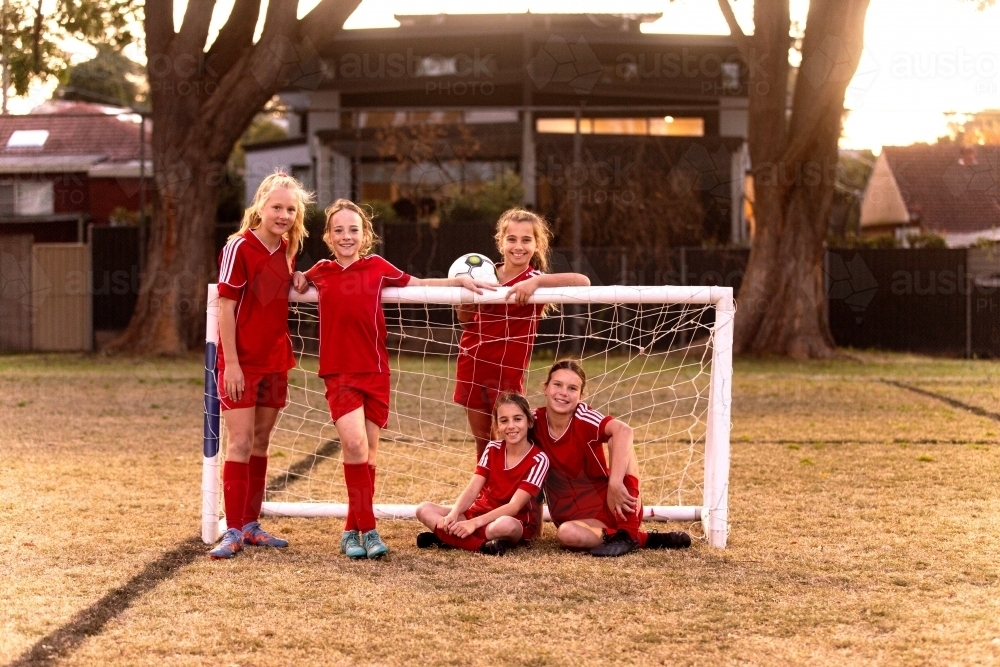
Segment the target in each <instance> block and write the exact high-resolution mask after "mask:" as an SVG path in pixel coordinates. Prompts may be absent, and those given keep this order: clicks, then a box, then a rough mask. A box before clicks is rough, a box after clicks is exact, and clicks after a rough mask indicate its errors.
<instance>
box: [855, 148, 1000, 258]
mask: <svg viewBox="0 0 1000 667" xmlns="http://www.w3.org/2000/svg"><path fill="white" fill-rule="evenodd" d="M917 232H925V233H934V234H938V235H940V236H942V237H944V239H945V241H946V242H947V243H948V245H949V246H950V247H953V248H963V247H968V246H971V245H974V244H975V243H976V242H977V241H979V240H981V239H983V240H993V241H998V240H1000V146H959V145H949V144H940V145H926V144H918V145H914V146H886V147H885V148H883V149H882V154H881V155H880V156H879V157H878V160H877V161H876V162H875V166H874V168H873V169H872V174H871V177H870V178H869V181H868V186H867V189H866V190H865V196H864V200H863V201H862V204H861V233H862V235H863V236H873V235H877V234H886V233H889V234H895V235H896V236H897V237H898V238H900V239H904V238H905V237H906V236H908V235H909V234H913V233H917Z"/></svg>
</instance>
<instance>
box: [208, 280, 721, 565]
mask: <svg viewBox="0 0 1000 667" xmlns="http://www.w3.org/2000/svg"><path fill="white" fill-rule="evenodd" d="M508 291H509V288H498V289H497V290H496V291H492V292H486V293H484V294H482V295H476V294H473V293H472V292H471V291H469V290H465V289H463V288H460V287H402V288H387V289H385V290H383V292H382V303H383V305H384V307H385V308H386V310H387V312H388V309H389V308H392V307H396V308H398V309H399V311H400V312H403V310H404V309H409V310H414V311H416V312H417V313H418V314H419V313H420V311H421V309H425V310H427V312H430V310H429V309H430V308H432V307H435V306H436V307H438V308H439V309H440V308H441V307H442V306H444V307H447V308H448V309H450V308H451V306H453V305H457V304H500V303H503V302H504V298H505V296H506V293H507V292H508ZM289 299H290V301H291V302H292V303H291V304H290V305H291V306H292V308H291V310H292V311H293V314H294V313H297V312H298V310H297V309H298V308H299V307H300V306H301V307H303V308H306V307H310V306H312V307H313V308H314V307H315V306H314V304H315V302H316V299H317V294H316V291H315V289H314V288H310V290H309V291H308V292H307V293H305V294H301V295H300V294H298V293H296V292H294V291H293V292H292V293H291V295H290V297H289ZM530 301H531V303H537V304H559V305H560V306H562V307H563V310H564V311H569V312H570V313H571V315H569V316H567V317H568V318H569V317H573V315H572V313H578V312H583V311H588V312H590V310H591V309H593V308H595V307H600V308H603V309H604V311H602V312H605V313H611V314H610V315H601V316H596V315H591V316H588V317H589V318H591V319H587V318H586V317H583V316H579V317H578V320H580V321H583V322H584V323H585V324H584V325H583V326H584V328H585V331H584V332H583V333H582V334H579V333H578V335H577V337H578V338H579V339H580V342H579V343H578V344H580V345H586V344H588V342H590V341H593V340H598V339H602V340H603V339H605V338H608V335H607V333H606V332H607V331H618V332H621V331H622V330H624V329H629V328H630V329H631V333H629V332H628V331H626V332H625V335H628V336H633V337H634V339H629V340H627V341H626V342H624V343H621V341H619V340H618V338H621V333H615V334H614V336H613V337H614V338H615V340H614V341H613V342H614V343H615V345H619V344H620V345H621V346H622V347H623V348H624V349H627V359H626V360H625V361H624V362H623V363H624V364H625V365H626V366H627V365H628V364H629V363H630V362H633V361H634V360H635V359H637V358H643V359H644V358H645V357H644V356H643V355H646V356H649V355H651V354H652V349H653V347H654V345H667V346H668V347H669V349H667V350H666V351H665V352H662V353H659V354H660V355H661V356H663V357H664V358H665V359H666V358H667V357H668V356H669V355H670V354H674V355H678V354H685V355H687V351H686V350H680V348H678V347H677V345H676V343H669V342H668V343H664V340H666V339H665V337H664V336H663V335H662V334H659V333H656V334H653V335H652V338H650V337H649V336H646V338H643V336H644V335H645V334H646V333H648V332H647V331H644V330H643V329H642V327H643V326H644V324H645V322H646V321H647V319H648V318H649V317H650V316H649V315H648V314H646V313H647V312H648V310H643V309H648V308H649V307H659V308H661V310H660V311H658V312H659V314H657V315H655V316H654V317H653V324H652V325H651V326H653V327H661V328H662V327H663V322H664V321H665V320H667V319H668V317H667V316H666V315H664V314H665V313H672V312H675V311H676V309H678V308H680V309H681V311H680V313H681V314H680V315H676V314H675V315H671V317H673V318H674V319H672V320H671V322H674V324H672V325H671V326H673V327H674V328H673V329H669V328H667V329H664V330H665V331H666V330H669V331H670V332H671V333H672V334H674V338H671V339H670V340H674V341H676V340H680V341H681V343H683V344H684V345H692V344H694V343H693V342H692V338H694V337H695V336H700V338H699V340H698V342H697V345H699V346H701V348H703V350H704V351H703V353H702V354H703V356H704V359H702V360H700V361H699V362H698V363H699V364H700V366H698V369H699V372H700V373H701V374H702V375H704V374H706V373H707V375H708V381H707V385H704V386H695V385H696V383H695V382H694V381H691V385H692V386H693V387H694V388H693V389H691V390H690V391H689V392H688V394H689V395H687V396H682V397H681V398H680V399H678V398H676V397H677V396H678V395H679V394H683V393H684V392H683V391H679V390H678V389H677V388H676V387H675V386H673V385H670V384H668V383H661V377H662V376H663V374H664V371H663V368H664V366H662V362H661V367H659V368H654V369H653V371H649V370H647V369H646V366H645V365H643V367H642V368H643V372H644V373H645V375H646V376H649V378H648V382H647V385H648V386H647V387H646V388H644V389H642V390H641V391H642V392H643V393H650V392H652V391H660V390H662V391H664V392H670V393H671V395H672V396H674V397H675V398H674V399H672V400H676V401H679V400H681V399H683V400H685V401H690V402H691V404H692V405H693V406H694V407H691V408H688V413H690V414H687V413H685V414H684V415H683V416H686V417H693V419H694V426H692V425H691V424H688V425H686V426H684V425H682V426H680V427H678V428H679V429H680V432H679V433H680V434H681V435H682V436H683V437H686V438H688V439H690V440H692V442H693V441H698V442H699V443H701V442H702V441H703V446H704V454H703V468H704V469H703V478H702V479H698V480H695V482H696V486H700V497H699V498H695V504H678V505H651V506H650V505H647V506H645V508H644V509H645V519H646V520H660V521H685V522H701V524H702V526H703V530H704V534H705V539H706V541H707V542H708V544H709V545H711V546H713V547H717V548H725V546H726V540H727V537H728V526H729V524H728V512H729V503H728V492H729V461H730V441H729V434H730V417H731V404H732V370H733V369H732V347H733V322H734V317H735V310H736V306H735V303H734V300H733V291H732V288H728V287H707V286H706V287H687V286H621V285H613V286H601V287H596V286H595V287H561V288H542V289H539V290H537V291H536V292H535V294H534V295H533V296H532V297H531V299H530ZM567 307H568V308H567ZM689 307H703V308H706V309H711V310H714V322H712V323H710V324H707V325H702V324H696V325H689V323H690V322H701V321H702V320H704V319H705V318H704V317H703V316H702V315H701V314H700V313H701V312H703V311H699V312H698V313H695V314H694V315H692V314H690V312H689V311H687V310H684V309H686V308H689ZM671 308H673V309H674V311H671V310H669V309H671ZM620 309H622V311H621V312H628V313H631V315H629V316H626V315H622V314H621V312H620ZM218 312H219V296H218V289H217V286H216V285H214V284H213V285H209V287H208V312H207V321H206V346H205V396H204V437H203V457H204V458H203V466H202V530H201V534H202V539H203V541H204V542H205V543H207V544H211V543H214V542H215V541H216V540H218V538H219V535H220V534H221V532H222V531H223V530H224V529H225V523H224V522H225V520H224V519H222V520H221V521H220V514H221V507H220V503H221V483H220V469H221V462H222V450H221V443H222V424H221V420H220V407H219V396H218V387H217V384H216V374H215V363H216V356H217V351H218V342H219V341H218V336H219V332H218ZM407 312H409V311H407ZM685 313H687V314H686V315H685ZM309 317H311V318H312V319H313V320H315V314H313V315H311V316H307V317H306V319H308V318H309ZM600 318H603V319H602V320H600V322H598V320H599V319H600ZM644 318H646V319H644ZM685 318H687V319H685ZM398 321H399V322H400V325H399V327H398V335H397V338H400V339H406V338H408V337H409V338H410V339H414V338H419V336H414V334H413V332H418V333H419V332H423V331H424V330H425V329H426V330H427V331H430V329H431V328H433V327H435V326H438V325H434V324H429V323H427V324H424V323H419V324H416V325H414V322H415V320H414V321H410V320H406V321H405V322H404V320H402V319H398ZM592 321H593V322H594V323H596V324H591V322H592ZM428 322H430V319H428ZM677 322H682V323H688V324H687V325H685V326H686V328H683V327H682V328H681V329H678V326H679V325H677ZM404 324H408V325H410V326H404ZM599 325H600V326H599ZM605 325H606V326H605ZM574 326H576V327H579V326H580V325H579V324H575V325H574ZM601 326H604V328H603V329H602V328H601ZM608 327H610V328H608ZM614 327H617V329H614ZM314 328H315V327H314ZM443 328H444V329H445V335H444V336H443V338H444V339H445V342H443V343H442V342H441V340H438V339H439V338H442V336H436V335H435V334H433V333H428V334H426V337H425V338H419V341H418V342H420V343H421V344H423V349H424V350H425V352H424V354H425V355H426V354H429V353H427V352H426V350H428V349H431V348H432V347H434V346H437V347H441V346H444V347H445V348H447V349H446V352H445V353H438V356H439V357H442V358H454V354H455V353H456V352H457V348H456V346H455V344H454V340H455V339H454V336H456V335H458V334H456V333H455V331H454V330H455V327H454V325H453V326H452V327H451V328H452V330H449V329H448V325H445V326H444V327H443ZM293 329H294V328H293ZM679 330H680V331H681V332H682V334H683V335H681V336H677V335H676V333H677V331H679ZM310 331H312V330H310ZM393 331H395V329H393V330H390V336H393V335H394V333H393ZM657 331H659V329H657ZM292 333H293V338H295V337H296V336H297V335H298V334H297V331H295V330H293V332H292ZM701 334H704V335H703V336H701ZM310 335H312V336H315V334H310ZM421 335H423V334H421ZM560 337H563V338H566V337H567V336H566V335H564V329H563V328H560V331H559V333H557V334H552V336H551V338H554V339H555V338H560ZM310 341H311V342H312V343H313V344H314V343H315V342H316V339H315V337H309V335H307V336H305V337H303V338H302V339H301V340H297V341H296V356H297V357H299V359H300V366H299V367H297V369H296V372H297V371H301V373H299V374H298V375H297V377H300V378H302V379H300V380H297V382H298V384H300V385H305V386H308V383H309V381H310V379H309V378H310V377H311V376H315V368H314V367H313V366H314V364H311V363H309V362H308V360H305V361H304V358H305V357H309V356H310V355H309V354H304V353H303V350H305V349H307V348H308V347H309V345H310ZM536 345H537V344H536ZM604 345H605V349H608V346H609V344H608V342H607V340H604ZM313 347H315V345H313ZM417 347H418V348H419V347H420V345H417ZM678 350H680V351H678ZM390 353H391V354H397V353H398V354H399V356H406V355H407V354H410V355H411V356H413V355H416V357H417V358H418V362H416V363H419V355H420V352H419V350H418V351H417V352H414V351H413V350H412V349H410V350H409V351H403V346H402V345H400V347H399V348H398V349H395V350H391V351H390ZM603 354H605V356H607V354H609V353H608V352H604V353H603ZM311 356H312V357H313V358H314V357H315V353H314V352H313V354H312V355H311ZM684 358H687V356H685V357H684ZM616 360H617V358H616ZM443 363H444V362H443ZM585 365H586V363H585ZM620 365H621V364H619V366H620ZM606 366H607V364H606ZM704 366H710V369H709V370H708V371H704V370H703V369H704ZM448 368H449V369H450V368H451V367H450V366H448ZM654 371H655V372H654ZM438 375H441V373H438ZM589 375H590V371H589V370H588V376H589ZM452 377H453V376H452ZM436 379H438V380H443V378H441V377H438V378H436ZM628 381H629V382H633V380H631V379H630V380H628ZM620 382H621V381H620V380H619V383H620ZM292 384H294V383H292ZM681 384H684V383H681ZM589 385H590V379H589V377H588V389H589ZM420 387H421V389H420V390H419V391H416V392H410V393H408V394H406V396H407V397H408V398H409V399H413V400H421V397H420V396H419V394H420V393H422V391H423V384H422V383H421V385H420ZM290 389H291V387H290ZM306 391H308V389H306ZM400 391H402V390H400ZM313 393H316V392H313ZM440 393H442V392H439V394H440ZM705 393H707V404H705V405H702V406H701V407H698V405H700V403H699V402H701V401H702V399H704V396H703V394H705ZM428 400H429V399H428ZM585 400H586V399H585ZM400 402H401V401H400V400H399V399H397V398H396V395H395V393H394V402H393V404H392V405H391V406H390V408H391V409H392V410H394V411H395V410H396V409H397V408H398V407H399V403H400ZM442 403H443V401H441V400H440V399H438V400H437V404H442ZM536 404H537V403H536ZM656 405H666V406H667V408H669V410H668V412H672V413H678V412H679V411H678V410H677V409H676V405H671V404H669V401H664V402H662V403H654V404H653V406H654V407H655V406H656ZM405 409H406V408H400V413H401V415H400V417H401V418H405V417H407V415H403V414H402V413H403V412H404V411H405ZM414 409H419V410H420V412H421V418H422V419H430V420H433V419H434V418H435V417H434V416H433V415H434V414H435V413H434V411H433V410H431V409H430V408H426V409H425V408H424V407H423V405H422V404H420V406H419V408H414ZM441 409H443V408H441ZM643 409H644V410H646V411H645V412H644V411H643ZM643 409H638V410H636V412H635V415H637V416H638V415H640V414H650V415H651V414H653V413H652V412H649V410H652V409H653V408H650V407H649V406H646V408H643ZM665 409H666V408H665ZM425 411H426V412H427V413H429V414H430V416H429V417H428V416H425V415H424V412H425ZM307 412H308V415H309V416H308V417H303V416H302V415H298V416H297V417H295V419H301V420H304V421H303V422H302V423H305V422H306V421H308V422H309V423H310V425H311V428H312V430H313V431H316V432H322V433H326V432H327V431H326V429H332V428H333V427H332V425H330V424H329V415H326V424H323V423H321V421H322V420H321V419H319V418H318V417H316V414H317V412H318V411H317V409H316V408H315V407H311V408H308V409H307ZM611 414H616V416H619V415H618V414H617V413H615V412H612V413H611ZM670 417H671V418H672V414H671V415H670ZM290 419H292V417H290ZM625 420H626V422H627V423H630V422H629V420H628V419H627V418H625ZM279 423H280V422H279ZM425 423H427V422H425ZM630 425H631V426H633V428H635V427H636V424H635V423H630ZM698 428H700V429H701V430H698ZM334 432H335V431H334ZM421 432H422V431H421ZM676 434H677V433H676V429H675V435H676ZM287 435H288V439H289V441H295V442H298V439H299V438H298V436H299V435H300V434H299V433H298V432H297V431H296V430H295V428H293V429H292V430H289V431H288V432H287ZM324 437H329V438H332V435H331V436H324ZM660 439H662V438H660ZM400 440H401V441H406V437H401V438H400ZM318 442H319V441H318V440H316V443H318ZM468 442H469V443H471V436H468ZM637 446H638V443H637ZM469 447H471V444H470V445H469ZM290 451H295V452H299V453H305V455H307V456H308V455H313V456H314V457H315V456H318V454H316V453H315V451H316V445H315V444H311V445H308V446H306V447H305V448H301V447H296V448H295V449H293V450H290ZM380 451H381V448H380ZM420 451H421V450H417V453H416V458H419V456H420ZM423 451H428V452H429V451H430V450H423ZM470 451H473V450H470ZM408 457H409V459H411V461H410V463H412V459H413V458H415V456H414V455H413V454H409V455H408ZM473 458H474V456H473V455H471V454H470V455H469V456H468V459H469V461H470V464H474V463H475V462H474V461H472V459H473ZM693 458H694V456H693V454H689V455H688V463H686V464H685V465H688V464H689V463H690V460H692V459H693ZM699 458H700V452H699ZM472 467H473V466H472V465H469V467H468V474H470V475H471V473H472ZM380 470H381V468H380ZM686 475H688V472H687V471H686V470H685V472H684V473H683V474H681V476H682V477H683V476H686ZM466 479H467V477H466ZM643 484H645V480H643ZM458 490H460V488H456V490H455V495H457V492H458ZM643 494H644V497H646V496H645V490H643ZM682 495H683V494H680V493H678V494H677V496H678V497H681V496H682ZM687 495H688V496H689V495H690V493H689V494H687ZM341 499H343V500H346V498H343V497H342V498H341ZM452 499H453V498H452ZM333 500H334V501H330V499H323V500H316V499H313V498H312V497H309V499H308V501H306V502H276V501H270V500H265V502H264V505H263V509H262V513H263V514H265V515H271V516H297V517H341V518H342V517H344V516H346V512H347V505H346V503H345V502H336V500H337V499H336V498H334V499H333ZM378 500H379V498H378V495H377V496H376V504H375V513H376V516H377V517H378V518H413V513H414V509H415V507H416V504H417V502H419V501H420V500H435V501H442V500H445V499H443V498H419V499H418V498H413V499H410V498H407V499H406V502H404V503H380V502H378ZM410 500H413V502H410ZM699 500H700V501H701V504H700V505H698V504H696V503H697V501H699ZM448 502H450V500H448ZM545 515H546V519H548V511H547V509H546V512H545Z"/></svg>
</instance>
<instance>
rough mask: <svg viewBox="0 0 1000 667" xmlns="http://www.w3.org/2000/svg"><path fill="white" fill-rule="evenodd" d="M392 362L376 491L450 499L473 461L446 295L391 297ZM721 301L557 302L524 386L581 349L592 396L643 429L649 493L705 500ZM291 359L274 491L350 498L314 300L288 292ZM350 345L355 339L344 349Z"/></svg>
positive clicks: (290, 498)
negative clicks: (427, 300)
mask: <svg viewBox="0 0 1000 667" xmlns="http://www.w3.org/2000/svg"><path fill="white" fill-rule="evenodd" d="M384 311H385V315H386V321H387V326H388V332H389V337H388V348H389V354H390V365H391V368H392V376H391V377H392V379H391V387H392V392H391V402H390V410H391V412H390V417H389V425H388V427H387V428H386V429H385V430H383V431H382V438H381V442H380V444H379V448H378V478H377V483H376V492H375V503H376V504H379V503H384V504H407V505H411V504H417V503H420V502H421V501H424V500H432V501H435V502H441V503H451V502H453V501H454V499H455V497H456V496H457V495H458V493H459V492H460V491H461V489H462V488H464V486H465V485H466V484H467V483H468V480H469V478H470V475H471V474H472V472H473V471H474V469H475V464H476V460H475V443H474V439H473V437H472V435H471V432H470V430H469V427H468V423H467V418H466V413H465V408H463V407H462V406H460V405H457V404H455V403H454V402H453V401H452V396H453V392H454V387H455V371H456V362H457V358H458V356H457V355H458V352H459V345H458V343H459V339H460V337H461V333H462V329H461V325H460V324H459V323H458V321H457V319H456V317H455V315H454V311H453V307H452V306H449V305H437V304H424V305H418V306H414V305H394V304H385V305H384ZM713 323H714V308H713V307H712V306H701V305H696V306H692V305H667V304H590V305H587V306H578V305H571V306H562V308H561V310H560V311H559V312H556V313H552V314H549V315H547V316H546V317H545V318H544V319H543V320H542V321H541V324H540V326H539V332H538V336H537V339H536V342H535V347H534V352H533V355H532V360H531V363H530V366H529V369H528V373H527V376H526V381H525V393H526V395H527V397H528V399H529V401H530V403H531V405H532V406H541V405H544V396H543V395H542V386H541V384H542V382H543V381H544V380H545V375H546V372H547V370H548V368H549V366H550V365H551V364H552V362H553V360H554V359H557V358H560V357H562V356H567V355H573V356H575V357H577V358H579V359H582V361H583V365H584V368H585V370H586V372H587V391H586V396H585V398H584V400H585V401H586V402H587V403H588V404H589V405H590V406H591V407H592V408H595V409H597V410H599V411H601V412H603V413H605V414H611V415H614V416H616V417H618V418H619V419H621V420H623V421H624V422H626V423H627V424H629V425H630V426H631V427H632V428H633V429H634V431H635V451H636V455H637V458H638V461H639V466H640V479H641V480H642V495H643V502H644V504H645V505H646V506H647V507H648V506H651V505H660V506H663V505H667V506H670V505H701V504H702V485H703V482H704V450H705V431H706V419H707V415H708V399H709V388H710V370H711V369H710V365H711V360H712V342H713V339H712V325H713ZM290 329H291V334H292V338H293V342H294V345H295V349H296V357H297V365H296V367H295V368H294V369H293V370H292V371H291V372H290V374H289V404H288V407H287V408H285V410H284V411H283V412H282V414H281V416H280V418H279V420H278V423H277V426H276V429H275V432H274V434H273V436H272V441H271V443H272V444H271V462H270V467H269V477H271V478H272V479H275V477H278V478H279V479H280V478H281V477H282V476H284V477H285V480H284V482H285V483H279V484H277V485H274V484H272V488H274V487H280V489H281V490H280V491H277V492H273V491H272V492H269V494H268V497H267V498H266V499H265V500H266V501H271V502H274V501H279V502H334V503H344V502H346V500H347V491H346V487H345V485H344V477H343V469H342V466H341V465H340V452H339V443H338V441H337V430H336V428H335V426H334V425H333V423H332V422H331V421H330V415H329V411H328V407H327V404H326V400H325V397H324V385H323V381H322V379H321V378H319V377H318V376H317V368H318V357H317V351H318V348H319V345H318V331H319V327H318V313H317V309H316V304H315V303H297V304H295V303H293V304H292V309H291V319H290ZM344 353H345V354H349V353H350V351H349V350H345V351H344Z"/></svg>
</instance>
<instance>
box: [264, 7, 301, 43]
mask: <svg viewBox="0 0 1000 667" xmlns="http://www.w3.org/2000/svg"><path fill="white" fill-rule="evenodd" d="M298 4H299V3H298V0H270V1H269V2H268V3H267V15H266V16H265V17H264V30H263V32H262V33H261V35H260V41H259V42H257V48H260V47H261V45H263V44H266V43H267V42H269V41H271V40H272V39H273V38H275V37H278V36H279V35H280V36H285V37H287V38H289V39H292V38H294V37H295V35H294V30H295V29H296V27H297V26H298V23H299V22H298V20H296V18H295V13H296V10H297V9H298Z"/></svg>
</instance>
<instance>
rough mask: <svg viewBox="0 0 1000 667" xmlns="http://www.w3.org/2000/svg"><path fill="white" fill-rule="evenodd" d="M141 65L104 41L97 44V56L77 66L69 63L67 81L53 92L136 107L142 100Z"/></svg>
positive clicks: (97, 101) (66, 97)
mask: <svg viewBox="0 0 1000 667" xmlns="http://www.w3.org/2000/svg"><path fill="white" fill-rule="evenodd" d="M144 79H145V76H144V73H143V68H142V67H141V66H140V65H139V64H138V63H135V62H132V61H131V60H129V59H128V58H127V57H126V56H125V55H124V54H122V53H121V52H120V51H117V50H115V49H114V48H112V47H111V46H109V45H107V44H98V45H97V55H96V56H95V57H94V58H92V59H91V60H88V61H86V62H82V63H80V64H79V65H71V66H70V68H69V70H68V71H67V77H66V83H65V84H63V85H62V86H60V87H59V88H58V89H57V90H56V91H55V97H58V98H60V99H63V100H75V101H80V102H93V103H95V104H112V105H115V106H122V107H135V106H137V105H139V104H140V103H142V102H144V101H145V97H146V96H145V91H140V86H139V85H138V83H137V82H139V81H144Z"/></svg>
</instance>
